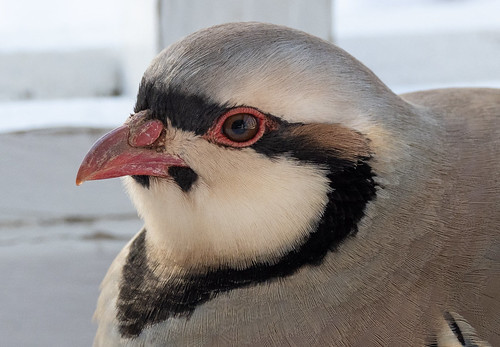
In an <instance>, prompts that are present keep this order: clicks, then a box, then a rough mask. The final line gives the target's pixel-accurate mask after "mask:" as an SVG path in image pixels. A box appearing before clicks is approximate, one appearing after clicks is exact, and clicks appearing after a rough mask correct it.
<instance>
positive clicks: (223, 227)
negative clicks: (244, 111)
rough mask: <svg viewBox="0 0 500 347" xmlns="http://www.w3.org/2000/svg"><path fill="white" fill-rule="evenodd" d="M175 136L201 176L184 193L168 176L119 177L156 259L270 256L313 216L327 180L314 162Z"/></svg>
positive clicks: (176, 262) (225, 260)
mask: <svg viewBox="0 0 500 347" xmlns="http://www.w3.org/2000/svg"><path fill="white" fill-rule="evenodd" d="M179 133H181V134H179ZM179 135H180V136H179ZM176 139H177V140H176V141H179V142H178V143H177V146H176V145H174V147H176V148H177V149H179V150H180V151H182V147H183V146H182V144H181V142H184V141H189V147H190V150H189V153H187V152H184V153H183V159H184V160H185V161H186V163H188V164H189V165H190V166H191V168H192V169H193V170H194V171H195V172H196V173H197V174H198V175H199V177H198V180H197V181H196V183H195V184H194V185H193V187H192V188H191V190H190V191H189V192H187V193H186V192H183V191H182V190H181V189H180V187H179V186H178V185H177V184H176V183H175V182H174V181H173V180H170V179H155V178H153V179H151V184H150V188H149V189H146V188H144V187H142V186H141V185H139V184H137V182H135V181H134V180H133V179H132V178H131V177H127V178H125V184H126V187H127V189H128V191H129V194H130V196H131V198H132V200H133V202H134V204H135V205H136V208H137V210H138V212H139V215H140V216H141V217H142V218H143V219H144V221H145V227H146V230H147V236H146V242H147V245H148V248H149V249H150V250H151V256H153V257H155V258H157V260H159V259H162V262H163V263H165V261H166V262H167V263H169V264H171V265H172V266H181V267H183V268H184V267H192V266H193V267H194V266H198V265H200V264H203V265H209V266H210V265H212V266H217V265H230V266H232V267H245V266H248V265H251V264H253V263H255V262H269V263H273V262H275V261H277V260H278V258H279V257H280V256H281V255H284V254H286V253H288V252H289V251H290V250H291V249H292V248H293V247H294V246H296V245H297V244H300V243H301V241H303V240H304V238H305V237H306V236H307V235H308V234H309V233H310V232H311V229H312V228H313V227H314V226H315V223H317V222H318V221H319V219H320V217H321V214H322V212H323V210H324V208H325V206H326V204H327V202H328V197H327V194H328V192H329V189H330V187H329V181H328V179H327V178H326V172H324V171H323V170H321V169H319V168H318V167H317V166H313V165H308V164H304V163H302V162H298V161H296V160H294V159H291V158H286V157H280V158H277V159H271V158H268V157H266V156H264V155H261V154H259V153H257V152H255V151H254V150H253V149H250V148H246V149H241V150H236V149H227V148H224V147H220V146H218V145H215V144H211V143H208V142H207V141H206V140H204V139H201V138H199V137H195V136H194V135H190V134H188V133H184V132H182V131H177V136H176Z"/></svg>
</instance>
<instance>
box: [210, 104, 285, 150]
mask: <svg viewBox="0 0 500 347" xmlns="http://www.w3.org/2000/svg"><path fill="white" fill-rule="evenodd" d="M236 115H249V116H252V117H253V118H254V119H255V120H256V121H257V127H258V130H257V132H255V134H254V135H253V136H252V137H251V138H250V139H248V140H246V141H234V140H232V139H230V138H229V137H228V135H227V134H226V133H225V132H224V124H225V123H226V120H228V118H230V117H232V116H236ZM275 128H276V124H275V123H274V122H272V121H270V120H269V119H268V118H267V117H266V116H265V115H264V114H263V113H262V112H260V111H259V110H257V109H255V108H252V107H245V106H243V107H235V108H232V109H230V110H229V111H227V112H226V113H224V114H223V115H222V116H221V117H220V118H219V119H218V120H217V123H215V125H214V126H213V127H212V128H210V130H209V131H208V132H207V135H206V136H205V137H206V138H208V139H209V140H210V141H213V142H216V143H218V144H221V145H225V146H231V147H238V148H241V147H248V146H251V145H253V144H254V143H255V142H257V141H258V140H259V139H260V138H261V137H262V135H264V133H265V132H266V129H270V130H272V129H275Z"/></svg>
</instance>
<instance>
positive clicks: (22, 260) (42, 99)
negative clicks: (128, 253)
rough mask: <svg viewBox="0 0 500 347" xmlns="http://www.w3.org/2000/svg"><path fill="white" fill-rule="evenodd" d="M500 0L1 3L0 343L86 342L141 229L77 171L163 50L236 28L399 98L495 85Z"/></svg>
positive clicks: (499, 78)
mask: <svg viewBox="0 0 500 347" xmlns="http://www.w3.org/2000/svg"><path fill="white" fill-rule="evenodd" d="M499 13H500V1H498V0H378V1H371V0H333V1H331V0H314V1H311V0H273V1H266V0H245V1H233V0H211V1H208V0H104V1H103V0H87V1H83V2H82V1H76V0H44V1H39V0H0V163H1V165H0V192H1V193H0V194H1V195H0V196H1V198H0V278H1V281H0V307H1V309H0V336H1V338H0V345H1V346H88V345H90V344H91V341H92V337H93V334H94V332H95V326H94V325H93V324H92V323H91V317H92V312H93V310H94V307H95V302H96V299H97V296H98V284H99V282H100V280H101V279H102V277H103V276H104V274H105V272H106V270H107V268H108V266H109V265H110V263H111V261H112V259H113V258H114V256H115V255H116V253H117V252H118V251H119V250H120V249H121V248H122V247H123V245H124V244H125V243H126V242H127V240H128V239H129V238H130V237H131V236H132V235H133V234H134V233H135V232H136V231H138V229H139V227H140V225H141V222H140V221H139V219H138V218H137V216H136V213H135V210H134V209H133V207H132V205H131V203H130V202H129V200H128V197H127V196H126V194H125V192H124V191H123V189H122V188H121V185H120V182H119V180H107V181H99V182H89V183H86V184H84V185H83V186H82V187H78V188H77V187H75V185H74V178H75V175H76V171H77V169H78V166H79V163H80V161H81V159H82V158H83V156H84V155H85V153H86V151H87V149H88V148H90V146H91V145H92V143H93V142H94V141H95V140H96V139H97V138H98V137H99V136H100V135H101V134H103V132H104V131H105V129H106V128H110V127H115V126H117V125H119V124H121V123H122V122H123V121H124V120H125V118H126V117H127V116H128V114H129V113H130V112H131V111H132V108H133V104H134V100H135V93H136V90H137V87H138V84H139V81H140V78H141V75H142V73H143V71H144V70H145V69H146V67H147V65H148V64H149V62H150V60H151V59H152V58H153V57H154V56H155V55H156V53H158V52H159V50H161V49H162V48H163V47H166V46H167V45H168V44H170V43H172V42H174V41H176V40H178V39H179V38H181V37H183V36H185V35H186V34H188V33H190V32H192V31H195V30H196V29H199V28H202V27H206V26H210V25H213V24H217V23H223V22H228V21H242V20H244V21H247V20H257V21H265V22H273V23H278V24H284V25H288V26H291V27H295V28H298V29H302V30H305V31H307V32H310V33H312V34H314V35H317V36H320V37H322V38H325V39H328V40H331V41H333V42H335V43H336V44H337V45H339V46H340V47H342V48H344V49H346V50H347V51H348V52H350V53H351V54H352V55H354V56H355V57H356V58H358V59H359V60H361V61H362V62H363V63H365V64H366V65H367V66H368V67H369V68H371V69H372V70H373V71H374V72H375V73H376V74H377V75H378V76H379V77H380V78H381V79H382V80H383V81H384V82H385V83H386V84H387V85H388V86H389V87H390V88H392V89H393V90H394V91H396V92H398V93H403V92H407V91H413V90H418V89H426V88H437V87H445V86H481V87H500V58H499V57H500V19H499Z"/></svg>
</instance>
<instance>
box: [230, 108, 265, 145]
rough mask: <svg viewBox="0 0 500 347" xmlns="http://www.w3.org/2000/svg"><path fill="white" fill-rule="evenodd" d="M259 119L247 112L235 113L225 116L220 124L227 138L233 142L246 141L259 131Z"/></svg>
mask: <svg viewBox="0 0 500 347" xmlns="http://www.w3.org/2000/svg"><path fill="white" fill-rule="evenodd" d="M259 123H260V119H258V118H257V117H255V116H254V115H251V114H248V113H237V114H235V115H232V116H230V117H227V118H226V120H225V121H224V124H223V125H222V131H223V133H224V135H226V137H227V138H228V139H230V140H231V141H234V142H246V141H249V140H251V139H253V138H254V137H255V135H257V133H258V132H259Z"/></svg>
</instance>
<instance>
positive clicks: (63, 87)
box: [0, 0, 500, 132]
mask: <svg viewBox="0 0 500 347" xmlns="http://www.w3.org/2000/svg"><path fill="white" fill-rule="evenodd" d="M262 6H264V7H265V8H264V9H262ZM283 9H286V11H284V10H283ZM499 13H500V1H498V0H379V1H370V0H334V1H333V4H332V3H331V2H330V0H315V1H304V0H274V1H273V2H269V1H265V0H251V1H250V0H249V1H238V2H236V1H231V0H214V1H204V0H188V1H182V0H105V1H101V0H87V1H84V2H81V1H76V0H44V1H37V0H0V106H1V107H2V109H3V110H4V112H3V114H2V115H0V131H2V132H5V131H10V130H18V129H26V128H38V127H47V126H58V125H73V126H80V125H89V126H114V125H116V124H119V123H120V122H121V121H122V120H123V119H124V117H125V116H126V115H127V114H128V112H130V111H131V109H132V104H133V101H134V96H135V93H136V90H137V87H138V84H139V81H140V77H141V75H142V73H143V71H144V70H145V69H146V67H147V66H148V64H149V62H150V60H151V59H152V58H153V57H154V56H155V54H156V53H157V52H158V51H159V50H160V49H161V48H163V47H165V46H166V45H167V44H168V43H171V42H173V41H175V40H177V39H179V38H181V37H182V36H183V35H185V34H187V33H189V32H192V31H194V30H196V29H198V28H201V27H205V26H209V25H212V24H215V23H220V22H224V21H235V20H260V21H271V22H275V23H279V24H287V25H289V26H294V27H298V28H299V29H304V30H306V31H309V32H311V33H313V34H316V35H319V36H322V37H324V38H326V39H333V40H334V42H335V43H336V44H338V45H340V46H341V47H342V48H344V49H346V50H347V51H348V52H350V53H351V54H352V55H354V56H355V57H356V58H358V59H359V60H361V61H362V62H363V63H365V64H366V65H367V66H368V67H370V68H371V69H372V70H373V71H374V72H375V73H376V74H377V75H379V77H380V78H381V79H382V80H383V81H384V82H385V83H386V84H388V85H389V87H391V88H392V89H393V90H394V91H396V92H406V91H411V90H416V89H424V88H434V87H443V86H492V87H495V86H500V63H498V61H499V59H498V57H499V56H500V20H499V19H498V18H499V17H498V14H499ZM13 115H15V116H13Z"/></svg>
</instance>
